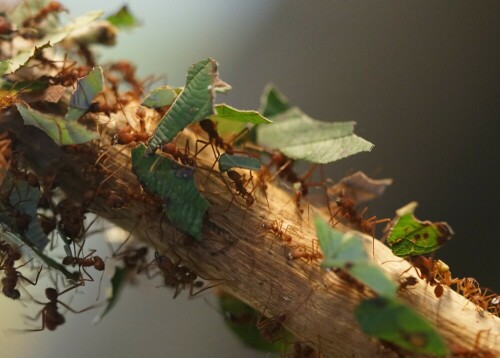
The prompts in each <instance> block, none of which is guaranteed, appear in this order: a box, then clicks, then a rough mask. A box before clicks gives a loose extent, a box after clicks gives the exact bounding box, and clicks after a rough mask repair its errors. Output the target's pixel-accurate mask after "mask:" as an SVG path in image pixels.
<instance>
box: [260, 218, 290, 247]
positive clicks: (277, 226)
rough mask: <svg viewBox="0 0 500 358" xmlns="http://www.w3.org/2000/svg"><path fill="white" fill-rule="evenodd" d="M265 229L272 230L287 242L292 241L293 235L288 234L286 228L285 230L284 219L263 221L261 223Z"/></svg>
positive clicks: (277, 236) (276, 235)
mask: <svg viewBox="0 0 500 358" xmlns="http://www.w3.org/2000/svg"><path fill="white" fill-rule="evenodd" d="M261 226H262V227H263V228H264V229H266V230H267V231H269V232H271V233H272V234H273V235H274V236H275V237H276V238H277V239H280V240H283V241H284V242H285V243H286V244H289V243H291V242H292V236H291V235H290V234H287V233H286V231H287V230H288V228H287V229H285V231H283V221H281V222H278V220H273V221H272V222H265V221H264V222H263V223H262V225H261Z"/></svg>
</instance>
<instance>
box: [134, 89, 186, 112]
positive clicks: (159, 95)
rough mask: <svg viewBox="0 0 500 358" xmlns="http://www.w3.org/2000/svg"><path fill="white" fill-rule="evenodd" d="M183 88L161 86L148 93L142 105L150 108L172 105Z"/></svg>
mask: <svg viewBox="0 0 500 358" xmlns="http://www.w3.org/2000/svg"><path fill="white" fill-rule="evenodd" d="M181 91H182V88H179V87H170V86H161V87H158V88H156V89H154V90H152V91H151V92H149V93H148V95H147V96H146V98H144V101H142V103H141V105H143V106H144V107H148V108H160V107H165V106H170V105H171V104H172V103H174V101H175V99H176V98H177V96H178V95H179V93H181Z"/></svg>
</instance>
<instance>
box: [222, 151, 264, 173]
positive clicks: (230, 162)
mask: <svg viewBox="0 0 500 358" xmlns="http://www.w3.org/2000/svg"><path fill="white" fill-rule="evenodd" d="M231 168H243V169H248V170H259V169H260V160H259V159H257V158H252V157H242V156H239V155H230V154H227V153H223V154H222V155H221V156H220V158H219V170H220V171H221V172H225V171H228V170H229V169H231Z"/></svg>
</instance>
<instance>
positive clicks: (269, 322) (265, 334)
mask: <svg viewBox="0 0 500 358" xmlns="http://www.w3.org/2000/svg"><path fill="white" fill-rule="evenodd" d="M285 320H286V313H280V314H279V315H277V316H273V317H270V318H266V319H264V320H263V319H262V317H261V319H259V321H258V322H257V329H258V330H259V332H260V335H261V336H262V338H264V339H265V340H266V341H268V342H275V341H276V335H277V334H278V332H279V331H280V329H281V328H282V327H283V323H284V322H285Z"/></svg>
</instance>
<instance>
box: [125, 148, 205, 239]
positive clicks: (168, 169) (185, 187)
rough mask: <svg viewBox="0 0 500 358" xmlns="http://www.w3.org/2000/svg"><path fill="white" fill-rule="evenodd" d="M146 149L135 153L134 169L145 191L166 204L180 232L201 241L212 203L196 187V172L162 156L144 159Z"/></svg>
mask: <svg viewBox="0 0 500 358" xmlns="http://www.w3.org/2000/svg"><path fill="white" fill-rule="evenodd" d="M145 152H146V147H145V146H144V145H143V144H139V145H138V146H137V147H135V148H134V149H133V150H132V169H133V170H134V172H135V174H136V175H137V177H138V178H139V180H140V182H141V183H142V185H143V186H144V188H145V189H146V190H147V191H149V192H151V193H153V194H154V195H157V196H159V197H160V198H162V199H163V200H164V201H165V205H164V211H165V214H166V216H167V218H169V220H170V221H171V222H172V223H173V224H174V225H175V226H176V227H178V228H179V229H181V230H182V231H184V232H186V233H188V234H189V235H191V236H193V237H194V238H196V239H197V240H200V239H201V230H202V227H203V217H204V215H205V212H206V211H207V209H208V202H207V201H206V200H205V199H204V198H203V197H202V196H201V194H200V193H199V191H198V189H197V188H196V185H195V182H194V178H193V169H191V168H188V167H184V166H181V165H179V164H177V163H176V162H174V161H172V160H170V159H168V158H166V157H162V156H159V155H152V156H149V157H146V156H144V154H145Z"/></svg>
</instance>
